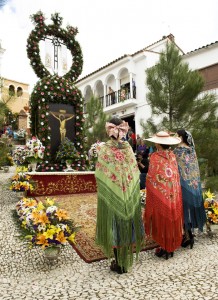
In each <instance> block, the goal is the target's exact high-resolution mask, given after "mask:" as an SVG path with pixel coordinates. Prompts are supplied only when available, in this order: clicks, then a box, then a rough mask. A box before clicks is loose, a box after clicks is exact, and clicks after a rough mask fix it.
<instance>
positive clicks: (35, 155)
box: [25, 136, 45, 171]
mask: <svg viewBox="0 0 218 300" xmlns="http://www.w3.org/2000/svg"><path fill="white" fill-rule="evenodd" d="M25 151H26V158H25V160H26V162H28V163H29V164H31V168H32V170H34V171H35V169H36V165H37V162H40V161H41V160H42V159H43V157H44V151H45V147H44V146H43V145H42V143H41V142H40V140H39V139H38V138H37V137H35V136H33V137H32V138H31V139H29V140H28V141H27V142H26V146H25Z"/></svg>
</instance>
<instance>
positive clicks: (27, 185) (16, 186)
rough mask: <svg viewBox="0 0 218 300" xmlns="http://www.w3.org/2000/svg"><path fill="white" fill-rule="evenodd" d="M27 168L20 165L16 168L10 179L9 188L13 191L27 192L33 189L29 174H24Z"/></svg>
mask: <svg viewBox="0 0 218 300" xmlns="http://www.w3.org/2000/svg"><path fill="white" fill-rule="evenodd" d="M26 172H27V168H26V167H23V166H20V167H17V168H16V174H15V175H14V176H13V177H12V179H11V184H10V187H9V189H10V190H12V191H14V192H27V191H32V190H33V182H32V181H31V176H29V175H28V174H26Z"/></svg>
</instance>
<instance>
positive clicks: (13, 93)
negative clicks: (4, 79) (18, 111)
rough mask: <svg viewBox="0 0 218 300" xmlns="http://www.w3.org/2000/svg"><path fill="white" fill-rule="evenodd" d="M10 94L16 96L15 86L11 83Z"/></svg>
mask: <svg viewBox="0 0 218 300" xmlns="http://www.w3.org/2000/svg"><path fill="white" fill-rule="evenodd" d="M8 94H9V96H14V95H15V88H14V86H13V85H12V84H11V85H9V89H8Z"/></svg>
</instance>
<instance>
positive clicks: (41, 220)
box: [34, 212, 50, 225]
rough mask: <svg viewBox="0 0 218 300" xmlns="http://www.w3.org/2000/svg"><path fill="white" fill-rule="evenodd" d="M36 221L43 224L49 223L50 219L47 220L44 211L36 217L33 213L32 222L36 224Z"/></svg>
mask: <svg viewBox="0 0 218 300" xmlns="http://www.w3.org/2000/svg"><path fill="white" fill-rule="evenodd" d="M37 223H41V224H43V225H45V224H49V223H50V221H49V219H48V217H47V215H46V213H45V212H42V213H39V214H38V216H37V217H36V215H35V222H34V224H37Z"/></svg>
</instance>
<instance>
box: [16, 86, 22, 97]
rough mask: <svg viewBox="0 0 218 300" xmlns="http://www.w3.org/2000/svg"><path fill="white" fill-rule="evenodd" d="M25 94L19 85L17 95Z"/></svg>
mask: <svg viewBox="0 0 218 300" xmlns="http://www.w3.org/2000/svg"><path fill="white" fill-rule="evenodd" d="M22 95H23V89H22V88H21V87H20V86H19V87H18V88H17V97H21V96H22Z"/></svg>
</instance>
